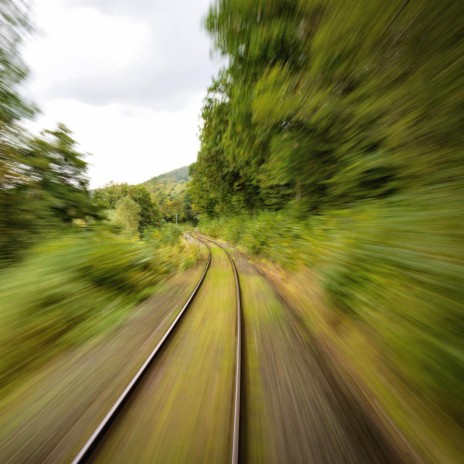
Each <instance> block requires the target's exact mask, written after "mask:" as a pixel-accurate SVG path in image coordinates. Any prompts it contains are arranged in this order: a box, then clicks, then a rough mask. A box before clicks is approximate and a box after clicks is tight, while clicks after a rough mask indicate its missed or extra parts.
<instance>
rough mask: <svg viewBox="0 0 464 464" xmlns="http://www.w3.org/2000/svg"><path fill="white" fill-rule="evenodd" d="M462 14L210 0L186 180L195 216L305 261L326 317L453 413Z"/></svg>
mask: <svg viewBox="0 0 464 464" xmlns="http://www.w3.org/2000/svg"><path fill="white" fill-rule="evenodd" d="M463 17H464V3H463V2H456V1H452V0H445V1H441V0H440V1H438V0H419V1H416V2H409V1H407V0H406V1H404V0H394V1H391V2H383V1H380V0H373V1H367V0H366V1H364V0H363V1H336V0H330V1H321V0H298V1H290V0H254V1H251V0H217V1H215V2H214V3H213V5H212V6H211V7H210V10H209V14H208V16H207V18H206V20H205V27H206V29H207V30H208V31H209V33H210V35H211V37H212V39H213V43H214V49H215V51H216V52H217V53H219V54H220V55H222V56H224V57H225V58H226V62H227V66H226V67H225V68H224V69H223V70H222V71H221V72H220V73H219V74H218V76H217V77H216V78H215V79H214V80H213V83H212V84H211V86H210V88H209V90H208V94H207V96H206V98H205V100H204V105H203V110H202V120H203V123H202V127H201V133H200V139H201V148H200V152H199V155H198V159H197V161H196V163H194V165H193V166H192V168H191V176H192V181H191V183H190V186H189V187H188V189H189V191H190V194H191V197H192V202H193V211H194V213H195V214H197V215H198V216H199V217H200V229H201V230H203V231H204V232H206V233H208V234H210V235H213V236H215V237H222V238H224V239H226V240H229V241H231V242H233V243H237V244H239V245H240V246H242V247H243V248H244V249H245V250H246V251H247V252H249V253H252V254H254V255H258V256H260V257H262V258H266V259H270V260H272V261H273V262H275V263H278V264H280V265H282V266H284V267H285V268H287V269H293V270H297V269H299V268H301V267H302V266H304V267H306V268H309V269H311V271H312V272H313V273H314V275H315V276H316V279H317V282H318V284H319V286H320V287H321V288H322V289H323V292H324V295H325V300H326V309H327V310H328V311H329V312H330V313H331V314H332V317H333V318H334V319H335V320H341V321H343V320H349V321H350V323H356V324H358V325H359V326H363V327H366V328H367V330H368V333H370V334H371V340H372V341H375V343H378V344H379V345H380V350H381V352H382V353H383V354H384V357H383V359H382V363H384V364H385V365H387V366H389V368H391V370H392V371H394V372H395V374H396V376H397V379H400V380H399V382H402V384H403V385H406V386H407V388H409V390H410V391H411V392H414V396H416V397H418V398H420V400H421V402H420V404H421V405H422V406H421V407H423V408H424V409H426V408H427V405H429V404H438V405H440V413H439V414H440V415H441V416H442V417H441V423H448V424H451V423H453V424H454V425H453V427H458V428H459V427H461V429H462V417H463V416H464V401H463V398H462V391H463V389H464V384H463V377H462V372H463V370H464V346H463V338H462V334H463V333H464V325H463V321H464V318H463V315H464V308H463V301H464V291H463V289H464V269H463V266H464V265H463V263H464V234H463V231H462V211H464V204H463V200H464V181H463V179H464V163H463V153H464V112H463V111H462V109H463V102H464V100H463V91H462V89H463V88H464V69H463V65H462V56H463V54H464V45H463V44H464V42H463V41H462V30H463V29H462V18H463ZM309 310H310V309H309V308H308V311H309ZM332 335H333V336H334V337H337V333H336V332H334V333H333V334H332ZM397 385H398V384H397ZM443 418H444V419H443ZM450 427H451V426H450ZM411 428H414V425H413V424H412V425H411Z"/></svg>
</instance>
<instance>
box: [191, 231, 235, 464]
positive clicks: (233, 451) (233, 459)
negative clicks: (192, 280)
mask: <svg viewBox="0 0 464 464" xmlns="http://www.w3.org/2000/svg"><path fill="white" fill-rule="evenodd" d="M197 238H198V239H199V240H201V239H203V240H207V241H209V242H211V243H214V244H215V245H216V246H218V247H219V248H221V249H222V250H223V251H224V252H225V253H226V255H227V257H228V258H229V261H230V263H231V264H232V269H233V270H234V277H235V290H236V299H237V349H236V354H235V356H236V360H237V361H236V363H235V391H234V428H233V434H232V461H231V462H232V464H238V462H239V457H240V440H239V439H240V385H241V372H242V316H241V314H242V303H241V292H240V279H239V278H238V272H237V266H236V265H235V261H234V259H233V258H232V256H231V255H230V253H229V252H228V251H227V250H226V249H225V248H224V246H222V245H221V244H220V243H217V242H215V241H214V240H211V239H210V238H207V237H204V236H201V238H199V237H198V236H197Z"/></svg>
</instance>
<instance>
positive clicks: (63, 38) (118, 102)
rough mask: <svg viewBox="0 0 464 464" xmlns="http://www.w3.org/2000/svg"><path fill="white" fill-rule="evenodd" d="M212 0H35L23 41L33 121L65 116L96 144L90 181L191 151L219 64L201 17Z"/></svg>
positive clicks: (125, 177) (161, 166) (86, 142)
mask: <svg viewBox="0 0 464 464" xmlns="http://www.w3.org/2000/svg"><path fill="white" fill-rule="evenodd" d="M209 4H210V0H35V4H34V7H33V11H32V22H33V24H34V26H35V28H36V29H37V32H36V33H35V34H34V36H33V38H32V40H28V43H27V44H26V45H25V47H24V49H23V58H24V60H25V61H26V63H27V64H28V66H29V68H30V72H31V74H30V77H29V79H28V81H27V83H26V93H27V94H28V95H29V96H30V97H31V98H32V99H33V100H34V101H35V103H37V104H38V106H39V107H40V109H41V114H40V115H39V116H38V117H37V118H36V120H35V121H34V123H33V124H32V125H31V129H32V130H33V131H35V132H36V131H39V130H41V129H51V128H54V127H56V124H57V123H58V122H63V123H64V124H66V125H67V126H68V127H69V128H70V129H71V131H72V132H73V134H74V138H75V139H76V140H77V141H78V142H79V144H80V150H81V151H84V152H88V153H90V154H91V156H89V157H88V158H87V160H88V162H89V177H90V186H91V188H96V187H101V186H103V185H104V184H106V183H108V182H110V181H113V182H128V183H139V182H143V181H145V180H148V179H150V178H151V177H153V176H155V175H159V174H161V173H163V172H167V171H170V170H172V169H175V168H178V167H181V166H185V165H187V164H190V163H192V162H194V161H195V159H196V156H197V152H198V149H199V141H198V127H199V124H200V118H199V115H200V111H201V105H202V100H203V98H204V96H205V94H206V89H207V87H208V86H209V85H210V83H211V80H212V77H213V76H214V75H215V74H216V73H217V71H218V69H219V67H220V61H219V59H218V58H212V57H211V53H210V50H211V41H210V39H209V37H208V35H207V33H206V32H205V31H204V30H203V28H202V26H201V23H202V19H203V18H204V16H205V15H206V12H207V10H208V6H209Z"/></svg>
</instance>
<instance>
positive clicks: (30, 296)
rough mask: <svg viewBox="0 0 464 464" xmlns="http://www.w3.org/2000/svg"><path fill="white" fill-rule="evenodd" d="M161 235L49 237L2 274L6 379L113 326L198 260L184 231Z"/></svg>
mask: <svg viewBox="0 0 464 464" xmlns="http://www.w3.org/2000/svg"><path fill="white" fill-rule="evenodd" d="M156 234H157V236H156V238H151V239H149V240H148V241H140V240H137V241H129V240H127V239H125V238H124V237H122V236H116V235H114V234H110V233H108V232H104V231H100V232H98V233H94V232H90V231H86V230H83V231H81V232H80V233H73V234H69V233H68V234H65V236H61V237H59V236H55V237H50V238H49V240H46V241H43V242H42V243H41V244H39V245H37V246H35V247H34V248H32V249H31V250H29V251H28V252H27V254H26V256H25V257H24V259H23V260H22V261H21V262H19V263H17V264H15V265H13V266H10V267H9V268H8V269H7V270H4V271H3V272H2V273H0V308H1V311H0V384H2V385H3V386H5V385H7V384H8V383H10V382H11V381H13V380H15V379H16V378H18V377H19V376H21V375H22V374H23V373H24V372H25V371H26V370H27V369H28V368H30V367H31V366H33V365H37V364H39V363H42V362H44V361H45V360H47V358H49V357H50V356H53V355H56V354H57V353H58V352H60V351H62V350H64V349H66V348H68V347H70V346H73V345H75V344H78V343H82V342H83V341H84V340H86V339H88V338H89V337H92V336H94V335H97V334H99V333H100V332H102V331H103V330H105V329H107V328H108V327H110V326H112V325H114V323H115V322H117V321H118V320H120V319H121V318H122V317H124V316H125V315H128V314H130V311H131V310H132V309H133V308H134V305H135V304H136V303H137V302H138V301H140V300H141V299H143V298H146V297H147V296H149V295H150V294H152V293H153V291H154V288H155V286H156V285H157V284H158V283H159V282H160V281H161V280H162V279H163V278H165V276H168V275H169V274H170V273H173V272H175V271H177V270H179V269H185V268H187V267H189V266H191V265H193V264H194V263H195V262H196V259H197V253H198V248H197V247H196V246H192V245H190V244H189V242H187V241H185V240H183V238H182V234H181V231H180V230H178V229H172V228H167V229H160V230H158V231H157V232H156Z"/></svg>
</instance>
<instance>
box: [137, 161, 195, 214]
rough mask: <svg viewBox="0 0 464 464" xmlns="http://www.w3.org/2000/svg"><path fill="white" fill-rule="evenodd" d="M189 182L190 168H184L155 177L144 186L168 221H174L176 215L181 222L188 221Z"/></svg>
mask: <svg viewBox="0 0 464 464" xmlns="http://www.w3.org/2000/svg"><path fill="white" fill-rule="evenodd" d="M189 180H190V177H189V166H183V167H181V168H178V169H174V171H170V172H166V173H164V174H161V175H159V176H156V177H153V178H152V179H150V180H147V181H146V182H144V183H143V184H142V185H143V186H144V187H146V189H147V190H148V191H149V192H150V193H151V195H152V198H153V200H154V201H155V202H156V203H157V204H158V207H159V209H160V211H161V214H162V215H163V216H164V218H165V219H166V220H167V221H174V220H175V217H176V213H177V214H179V219H180V220H187V219H189V218H188V216H189V213H188V211H189V200H188V198H186V186H187V182H188V181H189Z"/></svg>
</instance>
